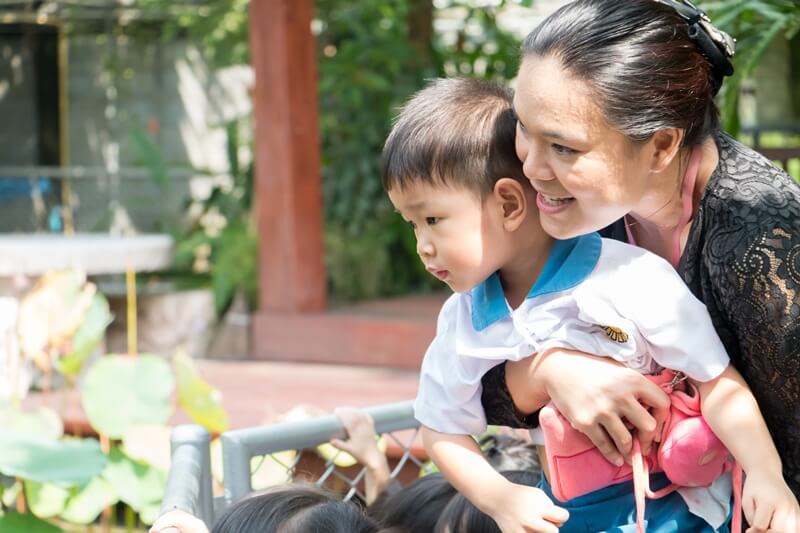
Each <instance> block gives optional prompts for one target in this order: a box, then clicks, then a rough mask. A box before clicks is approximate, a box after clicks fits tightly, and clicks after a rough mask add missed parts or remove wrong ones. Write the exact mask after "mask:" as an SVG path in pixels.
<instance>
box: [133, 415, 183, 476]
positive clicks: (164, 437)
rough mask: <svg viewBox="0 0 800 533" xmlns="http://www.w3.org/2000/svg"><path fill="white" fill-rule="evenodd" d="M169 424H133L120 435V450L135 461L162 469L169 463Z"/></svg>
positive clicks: (165, 468)
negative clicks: (122, 435)
mask: <svg viewBox="0 0 800 533" xmlns="http://www.w3.org/2000/svg"><path fill="white" fill-rule="evenodd" d="M171 434H172V428H171V427H170V426H164V425H156V424H146V425H141V426H135V427H132V428H130V429H129V430H128V431H126V432H125V436H124V437H122V450H123V451H124V452H125V455H127V456H128V457H130V458H131V459H134V460H136V461H143V462H145V463H148V464H150V465H153V466H155V467H157V468H160V469H162V470H165V471H166V470H169V467H170V463H171V459H172V457H171V455H172V452H171V449H170V435H171Z"/></svg>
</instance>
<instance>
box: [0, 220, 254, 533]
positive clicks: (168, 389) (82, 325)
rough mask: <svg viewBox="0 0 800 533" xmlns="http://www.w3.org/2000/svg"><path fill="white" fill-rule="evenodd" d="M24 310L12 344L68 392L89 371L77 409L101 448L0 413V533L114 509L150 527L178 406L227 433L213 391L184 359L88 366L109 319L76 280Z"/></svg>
mask: <svg viewBox="0 0 800 533" xmlns="http://www.w3.org/2000/svg"><path fill="white" fill-rule="evenodd" d="M242 209H243V210H246V209H247V207H246V206H243V207H242ZM20 309H21V310H20V317H19V324H18V328H17V335H18V339H17V341H18V342H19V345H20V346H21V347H22V349H23V355H24V356H25V357H26V358H29V359H30V360H32V361H33V362H34V363H36V365H37V366H38V367H39V368H41V369H43V370H46V371H48V372H51V371H56V372H58V373H59V374H61V375H62V376H64V377H66V378H68V379H67V385H68V386H69V387H70V388H71V387H73V386H75V383H76V380H75V379H74V378H75V376H77V375H78V374H79V373H81V372H82V371H83V370H86V373H85V376H84V379H82V380H81V383H80V387H81V391H80V401H81V408H82V410H83V412H85V413H86V415H87V418H88V421H89V424H90V425H91V427H92V430H93V432H94V433H95V434H97V435H99V436H101V439H102V438H105V439H106V444H105V445H104V446H101V445H100V442H98V439H95V438H76V437H70V436H67V435H64V423H63V421H62V420H61V418H60V416H59V415H58V414H56V413H55V412H53V411H52V410H50V409H46V408H39V409H37V410H34V411H31V410H25V409H22V408H20V407H19V404H20V399H19V398H11V401H10V403H9V404H8V405H2V406H0V427H2V431H0V531H41V532H42V533H45V532H50V531H61V529H59V528H58V527H55V526H53V525H50V524H48V523H46V522H44V521H43V520H44V519H55V520H59V521H60V522H64V521H66V522H67V523H68V524H87V525H88V524H93V523H95V522H96V521H97V520H98V516H99V515H100V514H101V513H102V512H103V510H105V509H108V508H109V507H111V506H114V505H117V504H120V505H122V506H124V513H125V523H126V530H128V531H131V530H132V529H133V527H134V525H135V523H136V522H137V521H141V522H143V523H146V524H152V523H153V521H154V520H155V519H156V518H157V516H158V513H159V509H160V505H161V499H162V497H163V494H164V485H165V483H166V469H167V468H168V466H169V462H170V452H169V428H168V427H166V426H165V424H166V422H167V421H168V420H169V418H170V417H171V416H172V414H173V412H174V411H175V407H176V404H177V406H178V407H181V408H182V409H183V410H184V411H185V412H186V414H187V415H189V417H190V418H191V419H192V420H194V421H195V422H196V423H198V424H201V425H203V426H204V427H205V428H206V429H208V430H210V431H224V430H225V429H227V427H228V416H227V413H226V412H225V410H224V408H223V406H222V400H221V396H220V393H219V391H218V390H216V389H214V388H213V387H212V386H211V385H209V384H208V383H207V382H206V381H204V380H203V379H202V377H201V376H200V374H199V373H198V372H197V369H196V368H195V367H194V363H193V361H192V360H190V359H189V358H188V357H187V356H185V355H183V354H176V355H175V357H173V359H172V361H171V363H172V364H170V362H168V361H167V360H166V359H165V358H162V357H159V356H156V355H147V354H141V355H127V354H126V355H104V356H101V357H99V358H97V359H94V360H93V358H92V357H89V355H90V354H94V353H95V352H96V347H97V346H98V345H99V342H98V341H99V340H100V339H102V338H103V335H104V332H105V329H106V328H107V327H108V325H109V322H110V321H111V315H110V313H109V311H108V305H107V304H106V302H105V299H103V298H102V296H101V295H100V294H99V293H98V292H97V291H96V288H95V287H94V285H92V284H91V283H87V282H86V278H85V276H84V275H83V274H82V273H80V272H75V271H67V272H60V273H59V272H54V273H49V274H46V275H44V276H42V278H41V279H40V280H39V282H38V283H37V284H36V285H35V287H34V288H33V289H32V290H31V291H29V293H28V294H26V295H25V296H24V297H23V299H22V303H21V306H20ZM87 367H88V368H87ZM176 382H177V389H178V398H177V401H175V399H174V398H173V394H172V393H173V391H174V389H175V387H176ZM18 388H19V387H12V390H14V391H16V390H17V389H18ZM120 439H121V440H120ZM15 500H19V501H20V502H23V501H24V503H25V505H24V506H21V505H20V506H18V507H19V508H24V509H25V512H24V513H9V512H6V511H8V509H9V508H11V507H12V506H13V503H14V501H15ZM109 516H110V515H109ZM104 529H106V530H107V529H108V528H107V527H104Z"/></svg>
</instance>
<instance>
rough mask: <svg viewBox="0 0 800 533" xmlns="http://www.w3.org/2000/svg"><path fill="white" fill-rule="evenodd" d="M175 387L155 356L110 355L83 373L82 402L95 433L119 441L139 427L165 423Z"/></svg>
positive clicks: (167, 371)
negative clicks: (84, 376)
mask: <svg viewBox="0 0 800 533" xmlns="http://www.w3.org/2000/svg"><path fill="white" fill-rule="evenodd" d="M174 387H175V381H174V379H173V377H172V372H171V371H170V368H169V364H167V362H166V361H164V360H163V359H162V358H160V357H158V356H155V355H146V354H143V355H140V356H138V357H130V356H126V355H109V356H106V357H103V358H102V359H100V360H99V361H98V362H97V363H95V364H94V365H93V366H92V368H90V369H89V372H88V373H87V374H86V381H85V382H84V385H83V389H82V391H81V402H82V404H83V409H84V411H86V415H87V416H88V417H89V422H90V423H91V424H92V427H93V428H94V429H95V430H97V432H98V433H101V434H104V435H107V436H108V437H111V438H114V439H120V438H122V437H123V435H124V434H125V432H126V431H127V430H128V429H129V428H131V427H133V426H136V425H139V424H164V423H166V421H167V420H168V419H169V416H170V414H171V413H172V402H171V401H170V396H171V394H172V390H173V389H174Z"/></svg>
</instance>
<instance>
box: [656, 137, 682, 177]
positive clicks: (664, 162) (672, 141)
mask: <svg viewBox="0 0 800 533" xmlns="http://www.w3.org/2000/svg"><path fill="white" fill-rule="evenodd" d="M684 133H685V132H684V130H682V129H680V128H664V129H661V130H658V131H657V132H655V133H654V134H653V137H652V139H651V142H652V143H653V158H652V160H651V162H650V170H652V171H653V172H661V171H662V170H664V169H665V168H667V167H668V166H669V164H670V163H672V160H673V159H675V156H676V155H677V154H678V150H680V148H681V143H682V142H683V136H684Z"/></svg>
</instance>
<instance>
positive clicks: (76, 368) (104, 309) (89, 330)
mask: <svg viewBox="0 0 800 533" xmlns="http://www.w3.org/2000/svg"><path fill="white" fill-rule="evenodd" d="M112 320H113V317H112V316H111V311H109V308H108V300H106V298H105V296H103V295H102V294H99V293H98V294H95V295H94V298H93V299H92V303H91V305H90V306H89V310H88V311H87V312H86V316H85V317H84V319H83V322H82V323H81V325H80V327H79V328H78V331H76V332H75V336H74V337H73V339H72V349H71V350H70V351H69V352H67V353H65V354H64V355H63V356H61V357H60V358H59V359H57V360H56V362H55V366H56V369H57V370H58V371H59V372H61V373H62V374H64V375H66V376H70V377H75V376H77V375H78V372H80V370H81V367H82V366H83V363H85V362H86V359H88V357H89V356H90V355H91V354H92V352H93V351H94V349H95V348H96V347H97V346H98V345H99V344H100V341H102V340H103V336H104V334H105V331H106V328H107V327H108V325H109V324H111V322H112Z"/></svg>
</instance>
